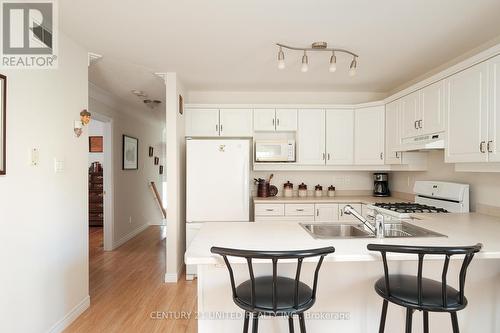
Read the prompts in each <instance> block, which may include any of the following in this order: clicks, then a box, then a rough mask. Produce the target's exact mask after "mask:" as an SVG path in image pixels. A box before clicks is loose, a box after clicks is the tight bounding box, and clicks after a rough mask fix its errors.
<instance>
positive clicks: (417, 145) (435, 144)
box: [401, 132, 445, 151]
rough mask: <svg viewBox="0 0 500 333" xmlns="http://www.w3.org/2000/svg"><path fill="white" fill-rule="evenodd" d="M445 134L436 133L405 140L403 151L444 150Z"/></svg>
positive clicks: (402, 146)
mask: <svg viewBox="0 0 500 333" xmlns="http://www.w3.org/2000/svg"><path fill="white" fill-rule="evenodd" d="M444 136H445V135H444V133H442V132H441V133H434V134H427V135H421V136H416V137H413V138H407V139H403V141H402V145H401V151H419V150H433V149H444Z"/></svg>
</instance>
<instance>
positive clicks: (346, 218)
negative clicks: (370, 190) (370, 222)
mask: <svg viewBox="0 0 500 333" xmlns="http://www.w3.org/2000/svg"><path fill="white" fill-rule="evenodd" d="M346 205H350V206H352V208H354V210H356V211H357V212H358V213H360V214H362V205H361V204H355V203H343V204H339V221H340V222H359V223H361V221H360V220H358V219H357V218H355V217H354V216H352V215H350V214H345V213H344V207H345V206H346Z"/></svg>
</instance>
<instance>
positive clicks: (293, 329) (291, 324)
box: [288, 315, 295, 333]
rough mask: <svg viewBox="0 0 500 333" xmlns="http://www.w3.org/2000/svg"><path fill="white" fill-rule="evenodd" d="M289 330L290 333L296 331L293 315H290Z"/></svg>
mask: <svg viewBox="0 0 500 333" xmlns="http://www.w3.org/2000/svg"><path fill="white" fill-rule="evenodd" d="M288 331H289V332H290V333H295V328H294V327H293V316H292V315H290V316H288Z"/></svg>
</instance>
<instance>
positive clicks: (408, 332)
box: [405, 308, 413, 333]
mask: <svg viewBox="0 0 500 333" xmlns="http://www.w3.org/2000/svg"><path fill="white" fill-rule="evenodd" d="M412 318H413V309H410V308H406V330H405V333H411V321H412Z"/></svg>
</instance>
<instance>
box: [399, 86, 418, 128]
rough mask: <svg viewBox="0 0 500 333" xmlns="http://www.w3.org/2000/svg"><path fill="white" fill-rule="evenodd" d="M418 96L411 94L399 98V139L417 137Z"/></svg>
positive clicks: (415, 93)
mask: <svg viewBox="0 0 500 333" xmlns="http://www.w3.org/2000/svg"><path fill="white" fill-rule="evenodd" d="M419 103H420V94H419V92H418V91H416V92H413V93H411V94H409V95H407V96H404V97H403V98H401V111H400V112H401V137H402V138H410V137H413V136H417V135H418V122H419V120H420V115H419Z"/></svg>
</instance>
